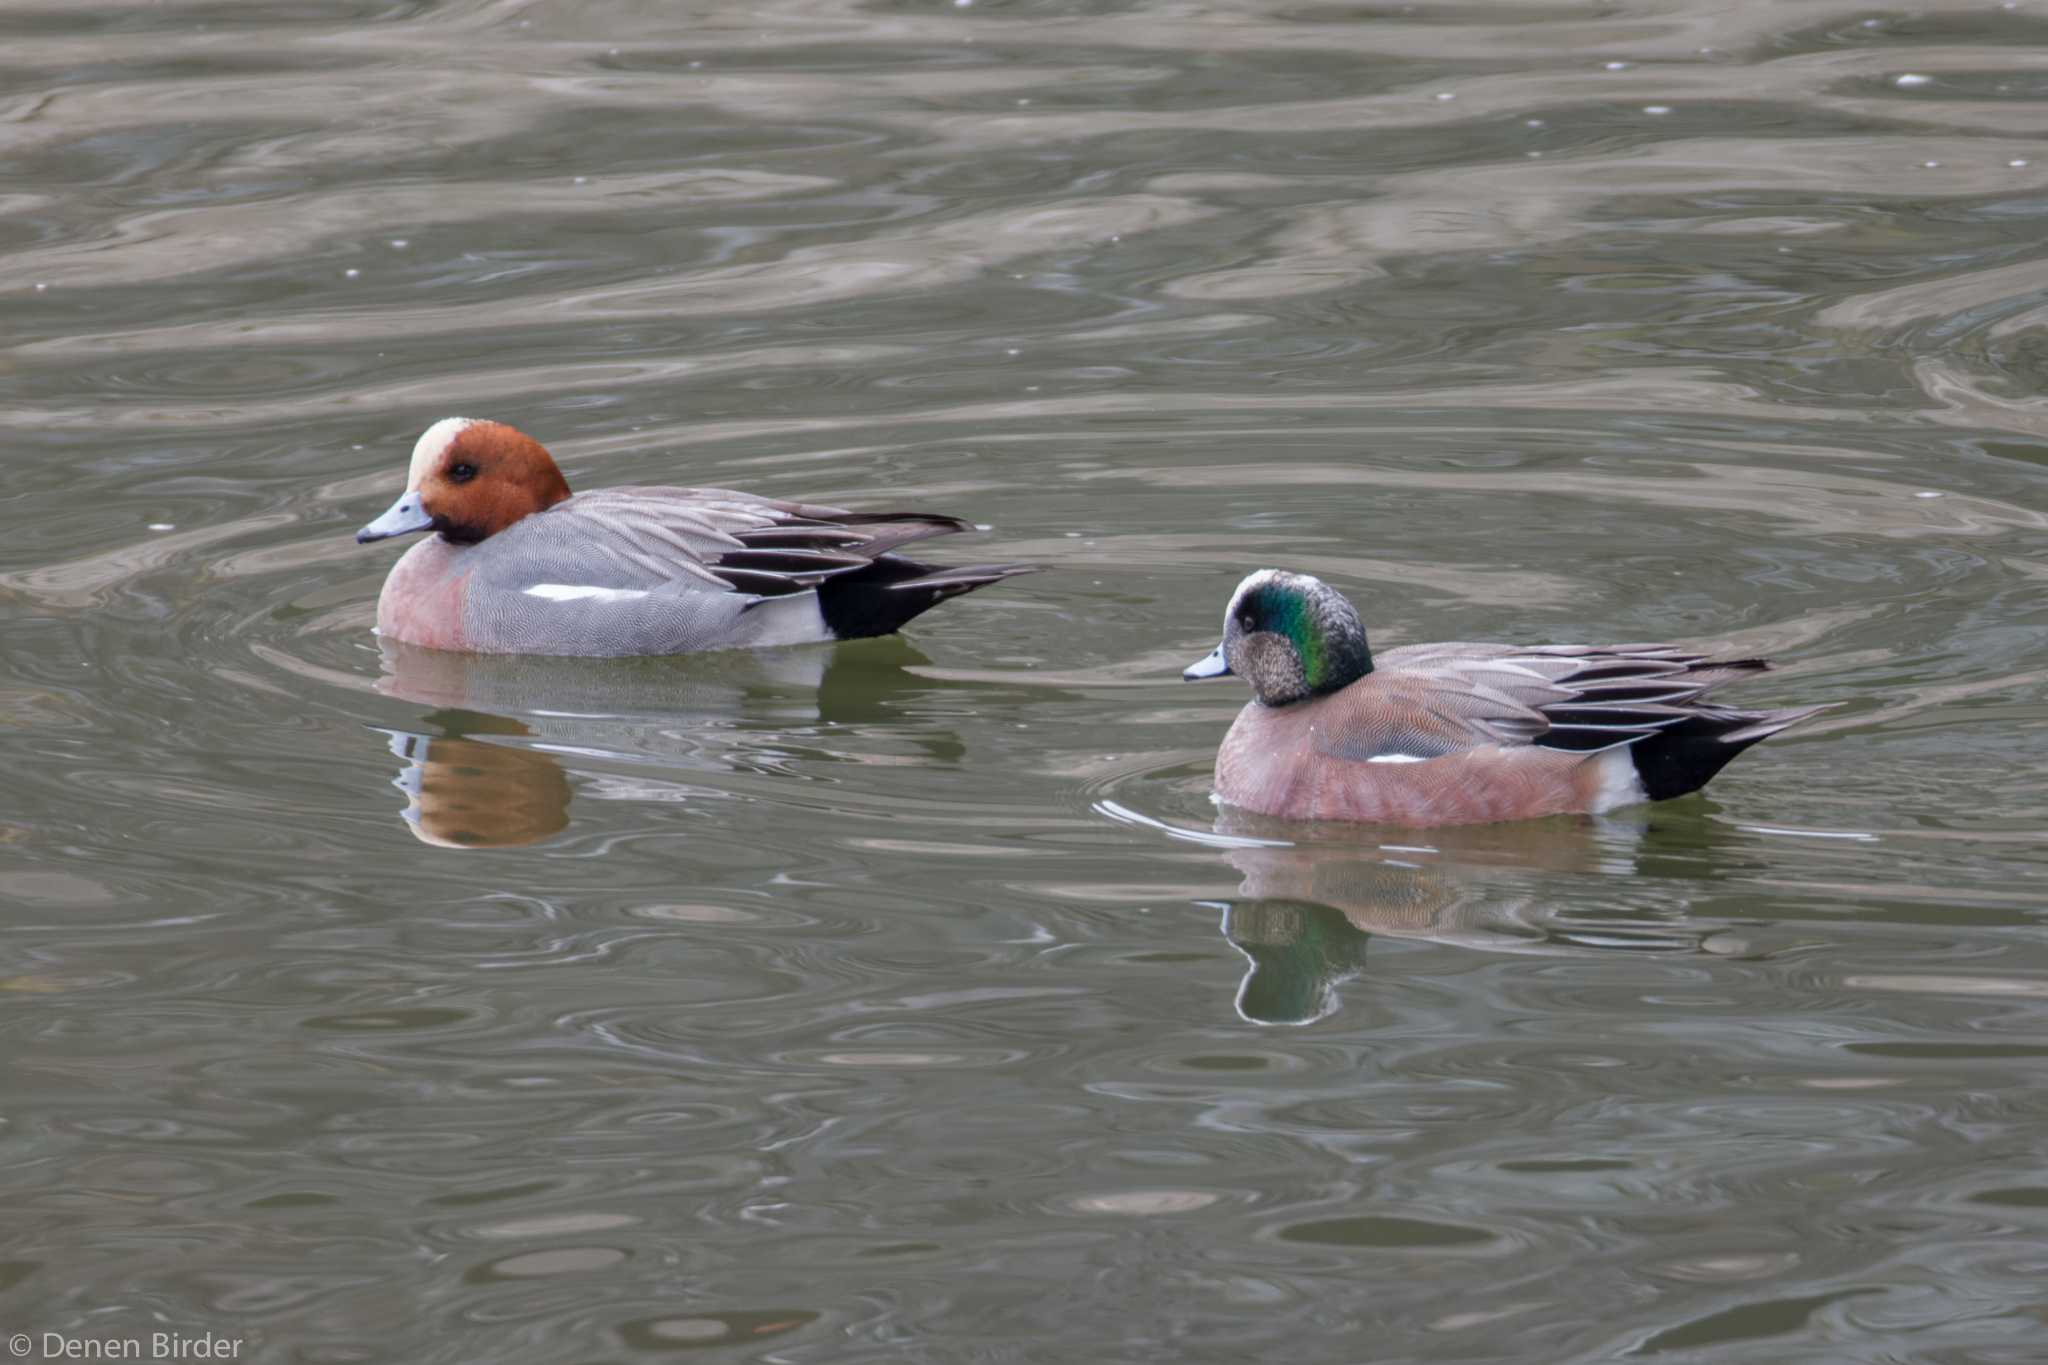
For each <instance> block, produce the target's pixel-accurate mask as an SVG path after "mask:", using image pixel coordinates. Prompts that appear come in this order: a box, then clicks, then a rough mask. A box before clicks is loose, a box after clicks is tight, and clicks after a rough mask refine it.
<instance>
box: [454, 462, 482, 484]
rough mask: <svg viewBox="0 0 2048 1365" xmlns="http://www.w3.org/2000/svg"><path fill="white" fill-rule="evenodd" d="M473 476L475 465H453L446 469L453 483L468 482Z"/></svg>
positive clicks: (474, 475) (474, 474)
mask: <svg viewBox="0 0 2048 1365" xmlns="http://www.w3.org/2000/svg"><path fill="white" fill-rule="evenodd" d="M475 477H476V466H475V465H473V464H459V465H454V466H451V467H450V468H449V470H448V478H449V481H450V482H453V483H468V482H469V481H470V480H471V479H473V478H475Z"/></svg>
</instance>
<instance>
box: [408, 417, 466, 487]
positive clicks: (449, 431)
mask: <svg viewBox="0 0 2048 1365" xmlns="http://www.w3.org/2000/svg"><path fill="white" fill-rule="evenodd" d="M475 425H476V419H475V418H473V417H443V418H442V419H441V420H440V421H438V422H436V423H434V425H432V426H430V427H428V428H427V429H426V430H425V431H423V432H421V433H420V438H419V440H417V441H415V442H413V445H412V465H411V467H410V468H408V469H407V470H406V472H405V486H406V487H407V488H418V487H419V486H420V480H421V479H424V478H426V477H427V475H429V474H431V473H433V472H434V466H435V465H437V464H439V463H441V457H442V456H443V455H446V454H447V453H448V447H449V446H451V445H453V444H454V443H455V438H456V437H458V436H460V435H461V434H462V433H463V432H465V431H467V430H469V429H470V428H471V427H473V426H475Z"/></svg>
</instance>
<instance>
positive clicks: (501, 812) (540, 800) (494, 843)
mask: <svg viewBox="0 0 2048 1365" xmlns="http://www.w3.org/2000/svg"><path fill="white" fill-rule="evenodd" d="M422 719H423V720H424V721H425V722H426V723H427V724H429V725H433V726H436V727H438V728H439V730H440V732H441V733H440V734H438V735H434V736H428V735H422V734H414V733H412V732H410V731H406V730H386V731H384V734H385V735H386V736H387V737H388V738H389V740H390V746H391V752H392V753H393V754H395V755H397V756H398V757H399V758H402V759H404V760H405V764H406V766H405V770H404V771H403V772H401V773H399V775H398V776H397V777H395V778H393V779H392V785H393V786H395V787H397V788H398V789H399V790H400V791H402V792H404V793H405V796H406V802H407V804H406V808H405V822H406V824H407V826H409V827H410V828H411V830H412V832H413V834H414V835H415V836H416V837H417V838H418V839H419V841H420V842H421V843H423V844H433V845H435V846H437V847H440V848H516V847H518V846H520V845H522V844H537V843H539V842H541V841H542V840H543V839H546V838H548V837H549V836H550V835H553V834H559V833H561V831H562V830H564V829H566V828H568V825H569V775H568V774H567V773H565V772H564V771H563V770H562V765H561V764H560V763H557V762H556V761H555V760H554V759H553V758H552V757H550V756H549V755H547V754H543V753H537V752H535V751H534V750H532V749H522V748H518V747H516V746H514V745H511V744H504V743H494V742H492V741H489V740H482V739H471V738H469V736H471V735H476V734H484V735H500V736H507V737H530V736H531V735H532V734H533V731H531V730H529V729H528V728H527V727H526V726H524V725H521V724H520V723H519V722H518V721H516V720H510V719H507V718H506V717H503V716H492V715H486V714H484V713H482V712H479V711H454V710H447V711H436V712H434V713H432V714H431V715H428V716H425V717H422Z"/></svg>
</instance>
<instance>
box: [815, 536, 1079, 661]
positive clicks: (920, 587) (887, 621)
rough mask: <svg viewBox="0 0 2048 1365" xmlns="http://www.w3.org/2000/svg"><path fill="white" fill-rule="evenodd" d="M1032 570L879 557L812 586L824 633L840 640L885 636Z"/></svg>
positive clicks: (1030, 566) (1031, 566) (1028, 567)
mask: <svg viewBox="0 0 2048 1365" xmlns="http://www.w3.org/2000/svg"><path fill="white" fill-rule="evenodd" d="M1037 568H1038V566H1037V565H1035V564H966V565H962V566H960V567H958V568H949V567H947V566H945V565H940V564H920V563H918V562H917V561H916V560H914V559H905V558H903V557H902V556H901V555H883V556H882V557H881V558H879V559H877V560H876V561H875V562H874V563H873V564H870V565H869V566H868V567H867V568H865V569H859V570H856V571H854V572H852V573H840V574H834V575H833V576H832V577H830V578H828V579H826V580H825V581H823V582H822V583H820V584H818V609H819V611H821V612H822V613H824V617H825V625H826V628H827V629H829V630H830V631H831V632H832V633H833V634H834V635H836V636H837V637H839V638H840V639H842V640H859V639H864V638H866V637H867V636H870V635H889V634H892V633H893V632H895V631H897V630H900V629H902V627H903V625H904V623H905V622H907V621H909V620H911V619H912V618H913V617H916V616H920V615H922V614H923V613H925V612H927V611H929V610H931V609H932V608H933V607H935V606H937V605H938V604H939V603H941V602H943V601H945V600H946V599H947V598H949V597H958V596H959V595H960V594H961V593H965V592H973V591H974V590H975V589H976V588H981V587H986V586H988V585H989V584H990V583H999V582H1001V581H1002V580H1003V579H1005V578H1014V577H1015V576H1016V575H1018V574H1022V573H1033V572H1035V571H1036V570H1037Z"/></svg>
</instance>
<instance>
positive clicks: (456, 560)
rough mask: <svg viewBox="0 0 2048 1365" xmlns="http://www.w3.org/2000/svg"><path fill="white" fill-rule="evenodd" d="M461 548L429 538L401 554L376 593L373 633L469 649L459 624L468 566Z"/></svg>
mask: <svg viewBox="0 0 2048 1365" xmlns="http://www.w3.org/2000/svg"><path fill="white" fill-rule="evenodd" d="M463 554H464V550H463V547H462V546H459V545H450V544H449V543H448V542H447V541H445V540H443V539H441V537H439V536H430V537H429V538H428V539H426V540H423V541H421V542H420V543H419V544H417V545H415V546H413V547H412V548H411V549H410V550H407V551H406V552H405V555H404V557H403V558H401V559H400V560H399V561H398V562H397V563H396V564H394V565H392V566H391V574H390V576H389V577H388V578H386V579H385V580H384V591H383V592H382V593H380V594H379V595H378V597H377V633H378V634H380V635H384V636H387V637H389V638H391V639H394V640H402V641H404V642H405V643H406V644H411V645H426V646H427V647H428V648H430V649H468V648H469V647H470V642H469V636H468V635H467V633H466V632H465V631H464V630H463V628H462V606H463V593H464V589H465V588H466V587H467V586H468V583H469V569H468V566H467V565H465V564H464V562H463Z"/></svg>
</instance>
